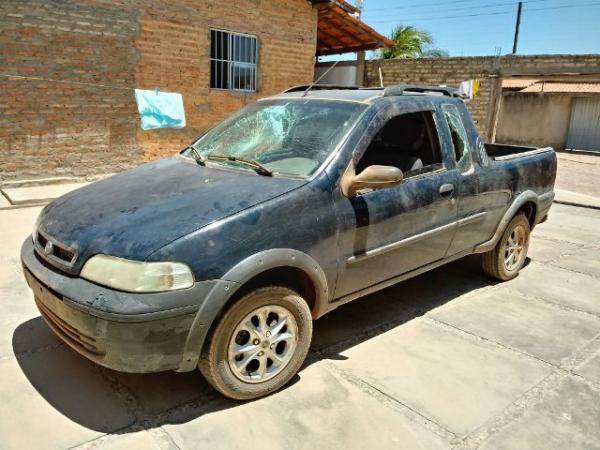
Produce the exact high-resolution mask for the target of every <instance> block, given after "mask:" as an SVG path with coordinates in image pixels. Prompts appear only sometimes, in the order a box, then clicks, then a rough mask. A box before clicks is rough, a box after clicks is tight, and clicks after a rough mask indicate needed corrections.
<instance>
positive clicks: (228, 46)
mask: <svg viewBox="0 0 600 450" xmlns="http://www.w3.org/2000/svg"><path fill="white" fill-rule="evenodd" d="M257 53H258V52H257V40H256V37H254V36H249V35H247V34H241V33H233V32H230V31H222V30H210V87H211V88H213V89H229V90H234V91H247V92H253V91H256V61H257Z"/></svg>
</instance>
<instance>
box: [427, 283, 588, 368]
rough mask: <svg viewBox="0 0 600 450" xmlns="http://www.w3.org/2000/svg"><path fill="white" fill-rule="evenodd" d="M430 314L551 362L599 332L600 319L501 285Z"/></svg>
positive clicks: (578, 346)
mask: <svg viewBox="0 0 600 450" xmlns="http://www.w3.org/2000/svg"><path fill="white" fill-rule="evenodd" d="M432 317H433V318H435V319H437V320H441V321H442V322H445V323H449V324H451V325H453V326H455V327H458V328H460V329H462V330H465V331H468V332H469V333H473V334H476V335H478V336H481V337H485V338H487V339H490V340H493V341H495V342H499V343H501V344H503V345H506V346H509V347H512V348H515V349H518V350H521V351H523V352H525V353H527V354H530V355H533V356H536V357H538V358H541V359H543V360H544V361H548V362H551V363H554V364H560V362H561V361H562V360H563V359H565V358H568V357H569V356H570V355H571V354H572V353H573V352H574V351H576V350H577V349H579V348H581V347H582V346H584V345H585V344H587V343H588V342H590V341H591V340H592V339H593V338H594V337H596V336H597V335H598V334H600V318H596V317H593V316H591V315H589V314H584V313H580V312H577V311H566V310H564V309H562V308H559V307H557V306H553V305H550V304H548V303H545V302H542V301H539V300H533V299H526V298H524V297H522V296H520V295H519V294H518V293H515V292H512V291H510V290H508V289H505V288H500V289H494V290H492V291H488V292H485V293H483V294H481V295H477V296H472V297H470V298H468V299H464V300H462V301H460V302H455V303H452V304H450V305H448V306H446V307H444V308H440V309H438V310H436V311H435V312H434V313H432Z"/></svg>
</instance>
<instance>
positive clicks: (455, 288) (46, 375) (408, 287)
mask: <svg viewBox="0 0 600 450" xmlns="http://www.w3.org/2000/svg"><path fill="white" fill-rule="evenodd" d="M491 284H493V280H491V279H489V278H487V277H486V276H485V275H483V274H482V272H481V270H480V268H479V258H478V257H477V256H469V257H466V258H463V259H461V260H458V261H455V262H453V263H451V264H448V265H446V266H443V267H440V268H438V269H435V270H433V271H431V272H427V273H425V274H423V275H420V276H418V277H416V278H412V279H410V280H407V281H405V282H402V283H399V284H396V285H394V286H391V287H389V288H387V289H385V290H382V291H379V292H377V293H375V294H372V295H369V296H367V297H364V298H362V299H360V300H357V301H355V302H352V303H349V304H346V305H343V306H341V307H339V308H338V309H337V310H335V311H333V312H331V313H330V314H328V315H326V316H325V317H323V318H322V319H319V320H318V321H316V322H315V327H314V335H313V342H312V345H311V351H310V353H309V356H308V358H307V360H306V362H305V364H304V368H306V367H307V366H309V365H311V364H314V363H315V362H318V361H320V360H323V359H331V360H336V359H346V357H345V356H344V355H343V354H342V353H343V352H344V350H346V349H348V348H351V347H353V346H356V345H359V344H360V343H361V342H364V341H366V340H368V339H371V338H372V337H375V336H377V335H379V334H381V333H384V332H386V331H388V330H391V329H393V328H396V327H398V326H402V324H404V323H406V322H408V321H410V320H412V319H414V318H416V317H419V316H421V315H423V314H425V313H427V312H428V311H430V310H432V309H435V308H436V307H438V306H441V305H444V304H446V303H448V302H450V301H452V300H453V299H456V298H457V297H459V296H461V295H463V294H466V293H468V292H472V291H474V290H477V289H479V288H482V287H486V286H489V285H491ZM12 344H13V351H14V354H15V355H16V358H17V361H18V363H19V366H20V367H21V370H22V371H23V373H24V374H25V376H26V377H27V379H28V381H29V382H30V383H31V384H32V386H33V387H34V388H35V389H36V390H37V392H38V393H39V394H40V395H41V396H42V397H43V398H44V399H45V400H46V401H47V402H48V403H49V404H50V405H52V406H53V407H54V408H55V409H56V410H58V411H59V412H60V413H61V414H63V415H64V416H66V417H68V418H69V419H70V420H72V421H74V422H76V423H78V424H80V425H82V426H84V427H86V428H89V429H93V430H96V431H99V432H105V433H108V432H111V433H117V434H119V433H127V432H131V431H132V430H134V429H138V428H139V427H142V428H153V427H159V426H161V425H164V424H173V423H184V422H187V421H189V420H193V419H194V418H197V417H199V416H201V415H204V414H208V413H213V412H216V411H219V410H222V409H227V408H232V407H235V406H237V405H240V404H241V403H242V402H236V401H233V400H229V399H226V398H224V397H222V396H221V395H220V394H218V393H217V392H216V391H214V390H213V389H212V388H211V387H210V386H209V385H208V383H207V382H206V381H205V380H204V379H203V377H202V376H201V375H200V373H199V372H198V371H194V372H189V373H175V372H163V373H154V374H126V373H120V372H115V371H113V370H110V369H106V368H103V367H100V366H98V365H96V364H94V363H92V362H90V361H88V360H87V359H86V358H84V357H83V356H80V355H79V354H77V353H76V352H75V351H73V350H71V349H70V348H69V347H68V346H66V345H65V344H62V342H61V341H60V340H59V339H58V338H57V337H55V336H54V335H53V334H52V333H51V332H50V331H49V330H48V327H47V325H46V324H45V322H44V321H43V319H42V318H41V317H37V318H35V319H31V320H29V321H27V322H24V323H22V324H21V325H19V326H18V327H17V329H16V330H15V332H14V334H13V339H12ZM301 378H302V371H301V372H300V374H299V375H296V376H295V377H294V379H293V380H292V383H295V382H298V381H299V380H300V379H301ZM283 390H285V388H284V389H283ZM280 392H282V391H280ZM274 395H278V394H274Z"/></svg>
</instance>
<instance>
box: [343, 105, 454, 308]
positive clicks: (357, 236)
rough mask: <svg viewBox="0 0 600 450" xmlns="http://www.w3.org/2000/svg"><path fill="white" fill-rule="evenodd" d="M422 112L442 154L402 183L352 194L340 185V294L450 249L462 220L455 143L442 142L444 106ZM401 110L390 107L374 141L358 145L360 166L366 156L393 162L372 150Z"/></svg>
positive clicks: (432, 143)
mask: <svg viewBox="0 0 600 450" xmlns="http://www.w3.org/2000/svg"><path fill="white" fill-rule="evenodd" d="M416 113H417V114H419V113H420V114H423V121H424V122H425V124H426V127H427V130H426V134H427V139H429V141H430V142H429V144H428V145H429V146H431V147H432V150H433V153H435V152H437V160H436V159H435V156H433V157H432V158H431V159H429V160H428V161H426V162H427V164H424V165H423V167H422V168H420V169H417V170H410V171H406V172H405V179H404V180H403V182H402V183H401V184H400V185H398V186H396V187H392V188H386V189H380V190H372V191H365V192H358V193H357V194H356V195H354V196H352V197H350V198H347V197H345V196H344V195H343V194H341V192H339V190H338V192H336V193H335V196H334V197H335V200H334V202H335V208H336V212H337V214H338V216H339V217H340V223H341V229H340V234H339V259H338V261H339V271H338V281H337V284H336V292H335V297H336V298H339V297H343V296H346V295H349V294H352V293H354V292H357V291H360V290H362V289H364V288H368V287H369V286H372V285H375V284H378V283H381V282H383V281H385V280H388V279H390V278H393V277H395V276H398V275H400V274H403V273H407V272H410V271H411V270H414V269H417V268H419V267H422V266H424V265H427V264H429V263H431V262H434V261H437V260H440V259H442V258H443V257H444V255H445V254H446V252H447V249H448V247H449V245H450V242H451V240H452V237H453V234H454V231H455V226H456V214H457V207H456V192H455V190H454V185H455V183H456V177H457V173H456V170H453V162H452V160H450V159H449V156H451V155H449V154H448V152H449V149H448V148H442V147H441V146H440V141H439V139H438V132H437V126H436V122H438V121H439V120H441V119H442V117H441V116H440V113H439V111H437V110H436V109H435V107H434V106H432V105H429V106H428V107H426V108H425V109H423V110H421V111H416ZM400 116H402V114H398V109H394V110H392V111H391V112H389V113H388V114H387V115H385V116H384V120H380V122H381V123H382V125H381V127H380V128H379V130H377V129H375V131H374V132H373V134H374V136H375V137H374V138H373V139H372V141H371V142H369V140H367V141H366V142H364V141H363V142H362V148H360V147H359V148H357V149H356V151H355V159H354V161H357V164H356V165H357V168H358V167H360V166H361V163H362V162H363V161H364V160H365V159H367V160H369V162H370V163H371V164H368V165H375V164H377V165H390V164H389V162H387V161H385V160H384V161H383V162H382V161H379V160H378V158H377V155H373V154H369V152H372V151H374V148H373V143H374V142H375V141H376V139H378V136H379V134H381V133H382V132H383V130H384V127H385V126H386V125H387V124H389V123H391V121H392V120H393V119H394V118H396V117H398V118H400ZM398 120H399V121H401V119H398ZM398 123H400V122H398ZM404 134H405V133H403V135H404ZM365 147H367V148H365ZM375 150H377V148H376V147H375ZM426 157H427V156H426V155H423V158H426Z"/></svg>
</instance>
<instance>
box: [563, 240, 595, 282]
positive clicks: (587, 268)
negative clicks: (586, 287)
mask: <svg viewBox="0 0 600 450" xmlns="http://www.w3.org/2000/svg"><path fill="white" fill-rule="evenodd" d="M553 265H555V266H557V267H562V268H564V269H569V270H572V271H575V272H581V273H585V274H587V275H592V276H594V277H597V278H600V249H598V248H584V249H581V250H579V251H577V252H573V253H571V254H569V255H565V256H563V257H562V258H560V259H559V260H558V261H556V262H554V263H553ZM598 283H599V284H600V280H598Z"/></svg>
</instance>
